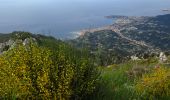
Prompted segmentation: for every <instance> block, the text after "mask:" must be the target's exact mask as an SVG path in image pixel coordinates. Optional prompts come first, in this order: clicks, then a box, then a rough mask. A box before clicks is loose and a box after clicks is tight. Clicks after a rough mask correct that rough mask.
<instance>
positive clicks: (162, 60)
mask: <svg viewBox="0 0 170 100" xmlns="http://www.w3.org/2000/svg"><path fill="white" fill-rule="evenodd" d="M166 61H167V57H166V55H165V53H164V52H161V53H160V55H159V62H160V63H163V62H166Z"/></svg>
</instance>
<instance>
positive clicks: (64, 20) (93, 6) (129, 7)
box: [0, 0, 170, 38]
mask: <svg viewBox="0 0 170 100" xmlns="http://www.w3.org/2000/svg"><path fill="white" fill-rule="evenodd" d="M162 9H170V0H0V33H9V32H12V31H29V32H33V33H42V34H45V35H52V36H55V37H58V38H71V37H73V36H74V35H73V34H74V32H77V31H80V30H82V29H87V28H93V27H100V26H105V25H108V24H111V23H112V20H109V19H106V18H105V17H104V16H107V15H127V16H155V15H159V14H164V12H162Z"/></svg>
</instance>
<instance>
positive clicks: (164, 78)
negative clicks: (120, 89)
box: [135, 67, 170, 99]
mask: <svg viewBox="0 0 170 100" xmlns="http://www.w3.org/2000/svg"><path fill="white" fill-rule="evenodd" d="M135 88H136V91H137V93H138V94H139V95H140V96H141V97H142V98H145V99H155V98H157V99H158V98H164V97H168V96H170V69H168V68H164V67H160V68H156V69H154V70H153V72H152V73H150V74H145V75H144V76H143V77H142V78H141V79H140V80H139V81H137V84H136V85H135Z"/></svg>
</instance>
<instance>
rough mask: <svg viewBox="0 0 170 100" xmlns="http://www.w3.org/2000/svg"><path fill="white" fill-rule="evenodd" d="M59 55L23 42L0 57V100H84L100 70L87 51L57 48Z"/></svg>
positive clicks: (64, 46) (65, 46)
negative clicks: (87, 54) (86, 54)
mask: <svg viewBox="0 0 170 100" xmlns="http://www.w3.org/2000/svg"><path fill="white" fill-rule="evenodd" d="M57 46H58V49H55V50H56V52H54V51H50V50H49V49H47V48H44V47H39V46H38V45H37V44H35V43H33V42H30V44H28V45H26V46H24V45H23V44H22V42H18V44H17V45H16V46H15V47H14V48H12V49H10V50H8V51H7V52H5V53H4V54H3V55H0V80H1V81H0V99H59V100H60V99H62V100H68V99H83V98H87V97H88V95H90V94H91V93H93V91H94V90H95V87H96V83H97V81H98V71H97V69H96V67H95V66H94V65H93V63H92V62H91V60H90V58H88V56H83V55H84V52H80V51H79V50H75V49H71V48H70V47H68V46H67V45H57Z"/></svg>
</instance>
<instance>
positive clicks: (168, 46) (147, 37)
mask: <svg viewBox="0 0 170 100" xmlns="http://www.w3.org/2000/svg"><path fill="white" fill-rule="evenodd" d="M116 17H117V20H116V22H115V23H114V24H113V25H110V26H108V27H104V28H98V29H92V30H89V31H88V30H87V31H86V32H85V33H84V34H83V35H81V36H80V37H78V38H77V39H75V40H72V41H71V44H72V45H74V46H75V47H79V48H86V47H88V48H89V49H90V50H91V53H92V54H93V55H95V56H100V58H101V59H100V60H101V61H103V65H108V64H111V63H120V62H123V61H124V60H126V59H130V56H134V55H135V56H138V57H140V58H143V57H144V58H145V57H146V56H147V55H148V56H149V55H152V54H154V55H158V54H159V52H160V51H163V52H169V50H170V14H168V15H160V16H156V17H126V16H125V17H124V16H116ZM109 18H111V16H110V17H109ZM113 18H115V16H113Z"/></svg>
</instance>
